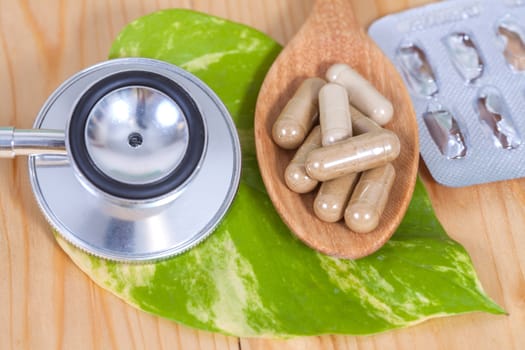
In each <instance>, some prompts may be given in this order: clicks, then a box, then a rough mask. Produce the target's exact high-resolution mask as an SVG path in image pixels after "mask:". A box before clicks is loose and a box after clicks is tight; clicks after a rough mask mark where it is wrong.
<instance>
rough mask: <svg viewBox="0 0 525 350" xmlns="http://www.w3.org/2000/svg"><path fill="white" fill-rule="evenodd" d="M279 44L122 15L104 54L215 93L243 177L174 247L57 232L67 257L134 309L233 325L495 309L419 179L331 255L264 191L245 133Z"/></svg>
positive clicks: (374, 328)
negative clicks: (145, 255) (345, 249)
mask: <svg viewBox="0 0 525 350" xmlns="http://www.w3.org/2000/svg"><path fill="white" fill-rule="evenodd" d="M279 50H280V47H279V45H278V44H277V43H275V42H274V41H273V40H271V39H270V38H268V37H267V36H265V35H263V34H261V33H260V32H257V31H256V30H254V29H250V28H248V27H246V26H243V25H240V24H236V23H232V22H229V21H226V20H223V19H219V18H216V17H211V16H208V15H204V14H201V13H197V12H192V11H187V10H168V11H161V12H157V13H154V14H152V15H149V16H146V17H143V18H141V19H139V20H137V21H135V22H133V23H131V24H130V25H129V26H128V27H126V28H125V29H124V30H123V32H122V33H121V34H120V35H119V37H118V38H117V40H116V41H115V43H114V45H113V47H112V49H111V54H110V56H111V57H124V56H142V57H151V58H157V59H161V60H165V61H168V62H171V63H173V64H176V65H179V66H181V67H183V68H185V69H187V70H189V71H191V72H192V73H194V74H195V75H197V76H198V77H200V78H201V79H202V80H203V81H205V82H206V83H207V84H208V85H209V86H210V87H211V88H212V89H213V90H214V91H215V92H216V93H217V94H218V95H219V96H220V98H221V99H222V100H223V101H224V103H225V104H226V106H227V108H228V109H229V111H230V113H231V114H232V117H233V119H234V120H235V122H236V125H237V127H238V130H239V134H240V137H241V143H242V149H243V156H244V159H243V174H242V181H241V184H240V188H239V191H238V195H237V197H236V199H235V201H234V203H233V205H232V208H231V209H230V211H229V213H228V215H227V216H226V218H225V219H224V220H223V222H222V223H221V224H220V226H219V227H218V228H217V230H216V232H215V233H213V234H212V235H211V236H210V237H209V238H208V239H207V240H206V241H204V242H203V243H202V244H200V245H199V246H198V247H196V248H194V249H192V250H190V251H188V252H186V253H184V254H183V255H180V256H177V257H174V258H171V259H169V260H166V261H162V262H158V263H155V264H143V265H128V264H122V263H114V262H108V261H105V260H100V259H98V258H95V257H92V256H89V255H87V254H85V253H83V252H81V251H80V250H78V249H76V248H74V247H72V246H70V245H69V244H67V243H66V242H64V241H63V240H61V239H59V242H60V244H61V245H62V246H63V248H64V249H65V250H66V252H67V253H68V254H69V255H70V256H71V258H72V259H73V260H74V261H75V262H76V263H77V264H78V265H79V266H80V268H82V269H83V270H84V271H85V272H86V273H87V274H88V275H89V276H91V277H92V278H93V279H94V280H95V281H96V282H97V283H98V284H100V285H101V286H103V287H104V288H107V289H108V290H110V291H111V292H113V293H115V294H116V295H118V296H119V297H121V298H123V299H124V300H126V301H127V302H128V303H130V304H133V305H135V306H136V307H138V308H140V309H142V310H145V311H147V312H150V313H154V314H156V315H160V316H162V317H166V318H170V319H173V320H175V321H177V322H180V323H183V324H185V325H188V326H190V327H195V328H200V329H204V330H208V331H216V332H221V333H226V334H232V335H237V336H270V337H290V336H296V335H313V334H324V333H333V334H371V333H376V332H381V331H385V330H389V329H393V328H400V327H405V326H408V325H411V324H414V323H418V322H421V321H424V320H426V319H428V318H431V317H438V316H445V315H453V314H459V313H465V312H472V311H485V312H490V313H495V314H499V313H503V310H502V309H501V308H500V307H499V306H497V305H496V304H495V303H494V302H492V301H491V300H490V299H489V298H488V297H487V296H486V295H485V293H484V292H483V290H482V287H481V285H480V283H479V281H478V279H477V277H476V274H475V272H474V269H473V266H472V263H471V261H470V258H469V256H468V254H467V253H466V252H465V250H464V249H463V248H462V247H461V246H460V245H458V244H457V243H455V242H454V241H452V240H451V239H449V238H448V237H447V235H446V234H445V232H444V231H443V229H442V227H441V225H440V224H439V222H438V221H437V219H436V217H435V215H434V213H433V210H432V206H431V203H430V201H429V199H428V196H427V194H426V192H425V189H424V187H423V185H422V184H421V182H418V183H417V187H416V190H415V193H414V197H413V200H412V202H411V205H410V208H409V210H408V212H407V214H406V217H405V219H404V220H403V222H402V224H401V226H400V227H399V229H398V231H397V232H396V234H395V235H394V237H393V238H392V239H391V240H390V241H389V242H388V243H387V244H386V245H385V246H384V247H383V248H382V249H381V250H380V251H378V252H377V253H376V254H374V255H372V256H369V257H367V258H364V259H360V260H357V261H350V260H340V259H335V258H331V257H328V256H325V255H322V254H319V253H317V252H315V251H313V250H311V249H309V248H308V247H306V246H305V245H304V244H302V243H301V242H299V241H298V240H297V239H295V238H294V236H293V235H292V234H291V233H290V231H289V230H288V229H287V227H286V226H285V225H284V224H283V223H282V221H281V220H280V218H279V216H278V215H277V214H276V212H275V210H274V208H273V206H272V203H271V201H270V199H269V198H268V196H267V195H266V192H265V190H264V186H263V184H262V181H261V178H260V175H259V172H258V169H257V162H256V159H255V152H254V140H253V115H254V108H255V101H256V97H257V93H258V90H259V87H260V85H261V83H262V81H263V79H264V74H265V72H266V71H267V69H268V68H269V66H270V64H271V62H272V61H273V60H274V58H275V56H276V55H277V54H278V52H279Z"/></svg>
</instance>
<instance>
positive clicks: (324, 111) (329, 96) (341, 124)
mask: <svg viewBox="0 0 525 350" xmlns="http://www.w3.org/2000/svg"><path fill="white" fill-rule="evenodd" d="M319 122H320V124H321V135H322V137H323V138H322V144H323V146H328V145H331V144H333V143H336V142H337V141H341V140H344V139H346V138H348V137H349V136H352V119H351V118H350V105H349V104H348V94H347V92H346V89H345V88H344V87H342V86H341V85H338V84H333V83H328V84H326V85H325V86H323V87H322V88H321V90H320V91H319Z"/></svg>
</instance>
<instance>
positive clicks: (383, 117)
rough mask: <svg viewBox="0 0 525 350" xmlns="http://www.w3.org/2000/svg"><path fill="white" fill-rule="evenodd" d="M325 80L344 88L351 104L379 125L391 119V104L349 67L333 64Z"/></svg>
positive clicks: (392, 111)
mask: <svg viewBox="0 0 525 350" xmlns="http://www.w3.org/2000/svg"><path fill="white" fill-rule="evenodd" d="M326 79H328V81H329V82H332V83H337V84H340V85H342V86H344V87H345V88H346V91H347V92H348V96H349V98H350V101H351V102H352V104H354V105H355V106H356V107H357V108H358V109H359V110H360V111H362V112H363V113H364V114H365V115H367V116H368V117H369V118H371V119H372V120H374V121H375V122H376V123H378V124H379V125H385V124H386V123H388V122H389V121H390V120H391V119H392V116H393V114H394V107H393V106H392V103H390V101H389V100H388V99H387V98H386V97H384V96H383V95H381V93H380V92H379V91H377V90H376V88H375V87H374V86H373V85H372V84H371V83H370V82H369V81H368V80H366V79H365V78H363V77H362V76H361V75H360V74H359V73H357V72H356V71H355V70H353V69H352V68H350V66H348V65H346V64H343V63H337V64H334V65H333V66H331V67H330V68H328V71H327V72H326Z"/></svg>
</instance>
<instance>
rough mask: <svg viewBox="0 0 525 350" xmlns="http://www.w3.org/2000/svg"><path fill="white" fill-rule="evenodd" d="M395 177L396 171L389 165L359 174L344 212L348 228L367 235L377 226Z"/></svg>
mask: <svg viewBox="0 0 525 350" xmlns="http://www.w3.org/2000/svg"><path fill="white" fill-rule="evenodd" d="M395 176H396V171H395V169H394V167H393V166H392V164H390V163H387V164H385V165H384V166H382V167H379V168H375V169H371V170H367V171H365V172H363V173H362V174H361V178H360V179H359V182H358V183H357V185H356V187H355V190H354V192H353V193H352V198H351V199H350V202H349V203H348V206H347V207H346V210H345V222H346V225H347V226H348V228H350V229H351V230H352V231H354V232H358V233H367V232H370V231H373V230H374V229H375V228H376V227H377V226H378V225H379V220H380V219H381V215H382V214H383V211H384V209H385V205H386V202H387V201H388V196H389V194H390V189H391V188H392V185H393V183H394V178H395Z"/></svg>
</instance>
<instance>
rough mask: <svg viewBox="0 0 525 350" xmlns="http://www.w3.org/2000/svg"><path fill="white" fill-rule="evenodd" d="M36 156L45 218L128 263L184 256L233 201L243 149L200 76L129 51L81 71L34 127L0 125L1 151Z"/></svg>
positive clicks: (36, 186)
mask: <svg viewBox="0 0 525 350" xmlns="http://www.w3.org/2000/svg"><path fill="white" fill-rule="evenodd" d="M17 155H27V156H29V176H30V181H31V186H32V189H33V192H34V194H35V197H36V200H37V202H38V204H39V206H40V208H41V210H42V211H43V213H44V215H45V217H46V218H47V219H48V221H49V222H50V223H51V225H52V226H53V227H54V228H55V229H56V231H57V232H58V233H59V234H60V235H61V236H62V237H63V238H65V239H66V240H67V241H69V242H70V243H72V244H74V245H75V246H77V247H79V248H80V249H82V250H84V251H86V252H88V253H91V254H93V255H96V256H99V257H102V258H106V259H111V260H116V261H123V262H140V261H152V260H158V259H163V258H167V257H170V256H173V255H176V254H179V253H182V252H184V251H186V250H188V249H190V248H191V247H193V246H195V245H196V244H198V243H199V242H201V241H202V240H203V239H205V238H206V237H207V236H208V235H209V234H210V233H211V232H212V231H213V230H214V229H215V228H216V226H217V225H218V224H219V222H220V221H221V219H222V218H223V217H224V215H225V213H226V211H227V210H228V208H229V207H230V205H231V203H232V201H233V198H234V196H235V193H236V191H237V187H238V184H239V178H240V169H241V151H240V144H239V138H238V135H237V133H236V129H235V126H234V124H233V121H232V119H231V117H230V115H229V113H228V111H227V110H226V108H225V107H224V105H223V103H222V102H221V101H220V99H219V98H218V97H217V96H216V95H215V93H214V92H213V91H212V90H211V89H210V88H209V87H207V86H206V85H205V84H204V83H203V82H202V81H200V80H199V79H198V78H196V77H195V76H193V75H191V74H190V73H188V72H186V71H184V70H182V69H180V68H178V67H176V66H173V65H171V64H169V63H165V62H161V61H157V60H152V59H145V58H125V59H115V60H110V61H107V62H103V63H100V64H97V65H95V66H92V67H90V68H87V69H86V70H84V71H81V72H79V73H77V74H75V75H74V76H73V77H71V78H70V79H68V80H67V81H66V82H65V83H63V84H62V85H61V86H60V87H59V88H58V89H57V90H56V91H55V92H54V93H53V94H52V95H51V96H50V98H49V99H48V100H47V102H46V103H45V104H44V106H43V107H42V109H41V111H40V113H39V115H38V116H37V118H36V121H35V123H34V129H30V130H17V129H14V128H0V157H8V158H12V157H15V156H17Z"/></svg>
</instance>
